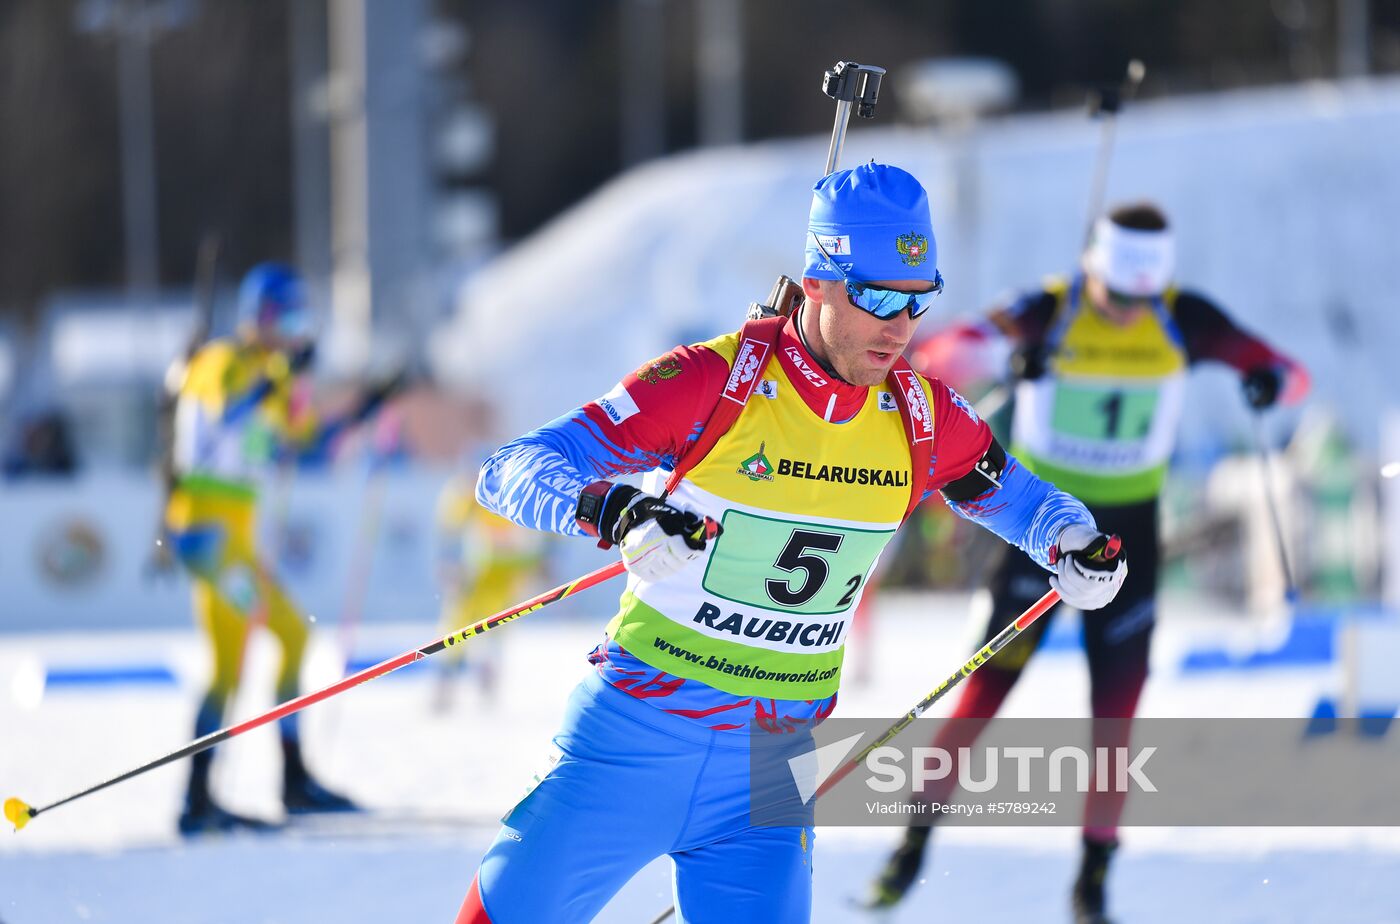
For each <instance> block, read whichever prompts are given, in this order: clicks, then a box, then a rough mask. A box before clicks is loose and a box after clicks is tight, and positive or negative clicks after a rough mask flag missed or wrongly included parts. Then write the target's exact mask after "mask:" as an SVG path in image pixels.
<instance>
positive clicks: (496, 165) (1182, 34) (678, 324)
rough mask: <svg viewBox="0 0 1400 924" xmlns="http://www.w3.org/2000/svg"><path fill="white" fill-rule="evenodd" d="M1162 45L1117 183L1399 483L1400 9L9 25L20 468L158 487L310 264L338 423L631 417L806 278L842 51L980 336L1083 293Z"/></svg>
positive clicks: (674, 11) (1189, 7)
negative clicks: (629, 393)
mask: <svg viewBox="0 0 1400 924" xmlns="http://www.w3.org/2000/svg"><path fill="white" fill-rule="evenodd" d="M1133 57H1136V58H1140V59H1142V60H1143V61H1145V62H1146V63H1147V65H1148V70H1147V79H1146V81H1145V83H1144V84H1143V86H1142V88H1141V90H1140V93H1139V98H1138V101H1137V102H1136V103H1135V104H1134V106H1133V107H1132V108H1131V109H1130V110H1129V111H1128V112H1127V113H1126V114H1125V115H1124V116H1123V117H1122V118H1121V119H1120V124H1119V129H1118V141H1117V148H1116V151H1115V155H1114V166H1113V169H1112V172H1111V174H1110V183H1109V197H1110V198H1111V199H1112V198H1121V197H1139V196H1151V197H1155V198H1158V199H1159V200H1161V201H1162V202H1163V204H1164V205H1165V206H1166V207H1167V209H1168V211H1169V212H1170V213H1171V214H1172V216H1173V218H1174V219H1176V221H1177V222H1178V226H1179V229H1180V231H1181V241H1182V260H1181V266H1182V276H1183V279H1184V280H1186V281H1188V282H1190V283H1192V284H1199V285H1201V286H1203V287H1205V288H1207V289H1208V290H1209V291H1211V292H1213V293H1215V294H1218V295H1219V296H1220V298H1221V299H1222V301H1224V302H1225V303H1226V304H1227V305H1229V306H1230V307H1231V308H1232V309H1233V310H1234V311H1235V312H1236V313H1237V314H1238V315H1239V317H1241V318H1242V319H1243V320H1244V321H1245V322H1246V323H1249V324H1252V325H1254V326H1256V327H1258V328H1260V329H1264V330H1267V331H1268V332H1269V334H1270V336H1273V337H1277V338H1278V340H1279V342H1280V343H1281V344H1283V345H1284V346H1285V347H1287V348H1290V349H1292V350H1293V351H1295V352H1296V353H1297V354H1298V355H1300V356H1301V357H1302V358H1303V359H1304V360H1305V361H1306V362H1308V363H1309V365H1310V366H1312V367H1313V368H1314V370H1315V373H1316V374H1315V378H1316V380H1317V383H1318V386H1319V387H1318V393H1319V395H1320V403H1322V404H1325V405H1327V406H1328V407H1327V408H1326V410H1327V414H1328V419H1329V420H1332V421H1334V422H1335V424H1336V426H1337V427H1338V428H1340V429H1339V433H1340V434H1341V436H1340V437H1339V438H1340V439H1341V440H1342V443H1341V444H1340V445H1344V446H1345V447H1346V453H1347V454H1348V458H1349V459H1351V461H1350V462H1349V463H1348V464H1354V465H1356V466H1357V471H1359V472H1360V473H1361V475H1359V476H1358V483H1365V482H1367V479H1369V480H1370V481H1371V482H1374V481H1375V477H1376V476H1375V472H1376V471H1377V470H1378V465H1380V464H1383V463H1384V462H1385V461H1386V460H1385V459H1382V458H1379V457H1378V456H1377V453H1378V452H1379V450H1378V449H1377V446H1378V440H1377V435H1376V428H1375V423H1374V422H1375V420H1377V419H1378V417H1379V414H1380V413H1381V410H1382V409H1383V408H1385V407H1387V406H1388V405H1389V403H1390V400H1389V395H1391V394H1394V393H1396V390H1397V386H1400V383H1398V382H1396V380H1395V371H1394V368H1393V364H1391V363H1389V362H1388V361H1387V359H1386V357H1387V356H1388V355H1389V352H1390V351H1391V350H1392V348H1393V346H1395V345H1400V344H1397V341H1400V328H1398V327H1397V324H1396V322H1395V320H1394V319H1395V317H1396V314H1395V312H1394V311H1393V306H1392V305H1391V302H1393V298H1392V296H1391V293H1393V292H1394V291H1397V290H1400V281H1397V280H1396V278H1395V272H1396V265H1395V261H1394V260H1393V259H1392V258H1391V257H1390V254H1389V250H1388V249H1387V247H1388V241H1389V239H1390V236H1391V235H1390V233H1389V232H1390V229H1391V228H1393V227H1394V217H1393V216H1394V215H1395V214H1397V212H1400V199H1398V198H1397V197H1400V181H1397V180H1396V177H1395V172H1394V170H1393V169H1392V167H1391V165H1390V161H1391V160H1393V158H1392V157H1390V155H1389V152H1390V151H1392V150H1394V149H1395V148H1396V147H1397V141H1398V139H1397V137H1396V133H1395V132H1396V130H1395V125H1396V124H1397V122H1398V121H1400V120H1398V119H1397V107H1400V86H1397V84H1396V79H1397V78H1396V77H1395V76H1394V75H1395V74H1397V73H1400V8H1397V7H1396V6H1395V5H1393V4H1378V3H1370V2H1367V0H1272V2H1270V3H1260V4H1244V5H1221V4H1217V3H1211V2H1208V0H1184V2H1181V3H1174V4H1145V3H1137V4H1118V3H1107V2H1087V3H1074V4H1070V3H1063V2H1058V0H1010V2H1006V3H998V4H976V3H958V4H917V3H905V2H896V0H884V2H872V3H864V4H860V5H859V6H858V8H852V7H851V5H849V4H842V3H837V2H835V0H812V2H810V3H804V4H801V5H800V6H799V5H791V4H773V3H754V2H744V0H609V2H605V3H593V4H580V3H570V2H566V0H541V2H536V3H531V4H519V3H514V2H510V0H471V2H468V0H403V2H398V0H396V2H392V3H390V2H376V0H282V2H269V3H258V4H230V3H215V2H212V0H11V2H9V3H7V4H5V5H4V6H3V8H0V75H3V76H2V77H0V134H3V137H4V138H5V139H6V142H5V144H4V145H0V202H3V203H4V207H3V208H0V243H3V245H4V246H2V247H0V412H3V419H0V450H3V458H4V471H5V472H6V473H7V474H8V475H9V476H10V477H11V478H21V477H29V476H33V475H37V474H45V473H47V474H59V475H69V474H73V473H78V472H100V473H111V472H122V473H126V474H129V475H131V476H132V477H134V478H137V479H141V478H144V477H146V476H145V475H144V470H145V469H146V468H147V467H148V466H149V465H150V463H151V461H152V458H153V455H154V453H155V450H156V443H157V439H156V434H157V427H156V424H155V408H156V405H157V396H158V393H159V390H160V388H161V383H162V379H163V377H164V375H165V372H166V369H167V367H168V365H169V363H170V361H171V360H172V359H173V358H174V357H176V356H177V355H179V354H180V353H181V352H182V350H183V349H184V348H186V346H187V345H188V343H189V338H190V337H191V332H192V331H194V330H196V329H197V328H198V326H199V323H200V321H201V319H202V317H203V316H204V315H206V314H207V315H208V316H209V319H210V320H211V322H212V330H213V333H214V334H216V335H219V334H223V333H226V332H227V331H228V329H229V320H230V315H231V307H232V292H233V287H234V285H235V284H236V281H237V279H238V277H239V275H240V274H241V273H242V272H243V271H244V270H245V269H246V268H247V267H248V266H250V265H252V264H253V263H255V262H257V261H260V260H264V259H280V260H286V261H290V262H294V263H296V264H297V265H298V266H299V267H300V268H302V270H303V271H304V272H305V273H306V274H307V277H308V280H309V282H310V286H311V290H312V294H313V300H314V301H315V303H316V304H317V306H318V308H319V310H320V314H321V316H322V332H323V337H322V341H321V347H322V348H321V352H320V354H319V371H320V376H321V381H322V390H323V391H325V392H326V393H327V395H326V397H328V398H329V400H331V401H332V402H333V401H334V400H335V399H336V395H337V392H338V391H339V390H344V389H348V388H350V387H353V385H354V384H355V383H356V382H358V381H361V380H364V379H366V378H374V377H381V376H383V375H385V374H386V373H387V372H388V371H389V370H391V369H400V368H410V369H415V370H417V371H419V372H420V373H423V376H422V378H421V383H422V384H420V386H419V387H418V388H416V389H415V392H414V397H413V399H412V400H411V401H408V402H404V404H403V407H402V411H401V416H402V421H401V427H402V432H403V433H404V434H405V438H406V440H407V441H408V443H409V454H410V456H413V457H415V458H417V459H422V458H423V457H431V458H434V459H438V460H444V461H445V460H448V459H451V458H454V457H457V456H458V455H459V454H460V453H461V452H462V451H464V449H465V446H464V444H465V443H467V442H470V441H471V440H480V439H483V438H487V439H490V438H500V437H503V436H506V435H508V434H510V433H513V432H515V431H518V430H520V429H522V428H524V427H527V426H530V425H532V424H534V423H538V422H539V421H541V420H543V419H546V418H548V417H550V416H552V415H554V414H557V413H559V412H562V411H564V410H566V409H567V408H568V407H569V406H572V405H573V404H575V403H577V402H578V401H581V400H584V399H586V398H587V397H589V396H591V395H593V394H597V393H601V392H602V391H604V390H606V388H607V387H608V386H609V385H610V384H611V383H612V382H613V381H614V380H615V379H616V378H617V377H618V376H619V375H621V374H622V373H623V372H625V371H626V370H625V369H620V368H613V366H612V363H611V360H609V359H608V357H610V356H613V355H617V356H637V355H645V354H647V353H650V352H656V351H660V350H662V349H664V348H666V347H667V346H669V345H670V344H671V343H673V342H676V341H685V340H695V339H700V338H703V337H708V336H711V335H713V334H714V333H717V332H718V331H720V330H724V329H727V328H731V327H732V326H733V325H734V324H736V323H738V320H739V319H740V317H741V315H742V311H743V307H744V305H746V304H747V302H748V301H750V300H752V299H755V298H758V297H760V296H761V295H762V294H763V293H765V292H766V291H767V289H768V286H769V284H770V283H771V280H772V278H773V277H774V276H775V275H776V274H778V273H781V272H788V273H791V272H793V271H795V269H796V268H797V263H796V261H797V259H798V248H797V245H796V239H795V238H794V237H793V229H794V228H800V227H801V225H802V222H803V220H804V216H805V211H806V199H807V194H808V189H809V188H810V185H811V183H812V182H813V180H814V179H815V178H816V174H817V172H818V170H819V166H820V163H821V161H820V157H821V152H822V150H824V148H825V145H826V135H827V129H828V127H829V126H830V124H831V121H830V120H831V107H830V104H829V101H828V100H827V99H826V98H825V97H824V96H823V95H822V94H821V93H820V92H819V91H818V85H819V82H820V75H821V72H822V71H823V70H824V69H825V68H827V67H829V66H830V65H831V64H832V63H833V62H835V61H837V60H841V59H845V60H857V61H866V62H870V63H878V64H880V65H882V66H885V67H887V68H889V70H890V76H891V79H890V80H889V81H887V83H886V86H885V90H884V97H885V100H884V102H883V104H882V107H881V109H880V112H879V116H878V119H877V121H876V122H875V123H874V124H873V125H870V124H861V123H859V122H857V123H856V124H855V125H853V126H852V131H851V135H850V147H849V150H848V155H847V156H848V162H850V160H851V159H852V158H865V157H880V158H883V159H890V160H895V161H898V162H900V163H902V164H904V165H905V166H909V167H910V168H912V169H914V170H915V171H916V172H918V173H919V174H920V175H921V176H923V177H924V179H925V180H926V182H927V184H928V185H929V188H930V192H931V195H932V197H933V204H934V217H935V222H936V224H937V227H938V229H939V236H940V240H939V243H940V253H941V258H942V261H943V263H944V264H945V265H944V271H945V274H946V275H947V277H948V280H949V288H948V292H947V294H946V295H945V296H944V304H943V306H942V307H941V308H940V314H941V315H942V319H944V320H946V319H947V318H948V317H950V316H952V315H958V314H969V313H973V312H976V311H978V310H980V309H981V308H982V307H983V306H984V304H985V303H986V301H987V300H989V299H991V298H993V297H994V296H995V295H997V294H998V292H1000V291H1001V290H1003V289H1006V288H1010V287H1015V286H1021V285H1027V284H1030V283H1032V282H1034V281H1035V278H1036V277H1037V276H1039V275H1040V274H1042V273H1046V272H1055V271H1064V270H1066V269H1069V268H1071V267H1072V265H1073V261H1074V258H1075V254H1076V251H1077V248H1078V244H1079V235H1080V233H1081V229H1082V227H1083V222H1084V218H1085V215H1084V209H1085V205H1084V203H1085V200H1086V197H1087V193H1088V186H1089V183H1090V178H1089V174H1090V171H1091V169H1092V163H1093V149H1094V145H1095V144H1096V143H1097V140H1098V137H1099V136H1098V132H1099V129H1098V126H1097V125H1096V124H1095V123H1093V122H1091V121H1090V120H1089V119H1088V118H1086V117H1085V114H1084V111H1083V109H1082V107H1081V104H1082V102H1083V100H1084V98H1085V93H1086V90H1088V89H1089V88H1091V87H1094V86H1098V85H1103V84H1109V83H1114V82H1117V81H1118V80H1119V79H1120V77H1121V75H1122V73H1123V70H1124V65H1125V63H1126V62H1127V60H1128V59H1129V58H1133ZM211 247H212V248H213V249H214V250H215V251H216V252H217V260H216V261H214V262H213V263H212V266H211V267H210V268H208V269H207V271H206V274H205V275H206V277H207V278H203V279H201V278H198V277H199V271H198V269H197V267H198V265H199V259H198V255H199V253H200V252H201V249H202V248H204V249H206V250H207V249H209V248H211ZM199 292H208V293H211V294H209V295H208V296H207V297H201V296H200V295H198V294H197V293H199ZM938 321H939V318H937V317H932V316H931V317H930V319H929V320H928V321H926V322H925V328H931V327H932V326H933V325H935V324H937V323H938ZM1192 387H1193V389H1194V392H1195V395H1196V400H1195V407H1196V408H1197V413H1196V414H1195V415H1194V416H1193V418H1192V420H1191V422H1190V424H1189V429H1188V432H1187V433H1186V434H1185V438H1184V439H1183V441H1182V443H1181V453H1180V455H1179V458H1178V460H1177V463H1178V471H1179V472H1181V473H1182V474H1183V475H1185V476H1186V477H1184V478H1183V479H1182V481H1181V484H1182V492H1183V494H1182V497H1183V501H1182V503H1183V504H1184V506H1183V508H1182V512H1183V516H1182V517H1180V520H1179V521H1180V522H1181V523H1183V524H1196V525H1199V524H1201V523H1203V522H1207V521H1206V520H1202V519H1201V518H1200V517H1199V516H1197V515H1196V514H1197V513H1198V512H1199V509H1200V505H1201V504H1204V503H1206V501H1205V500H1204V498H1205V497H1206V495H1207V494H1208V493H1209V492H1207V491H1206V488H1205V485H1206V483H1207V477H1208V473H1210V472H1211V471H1213V470H1214V469H1216V468H1217V467H1218V463H1219V462H1220V460H1221V459H1222V458H1224V457H1225V456H1227V455H1229V454H1231V453H1233V452H1237V451H1240V450H1245V449H1247V447H1248V443H1247V442H1246V440H1245V436H1244V428H1243V411H1242V409H1241V408H1240V407H1239V406H1237V404H1236V403H1235V402H1233V401H1230V400H1220V399H1218V398H1216V397H1215V396H1218V395H1219V394H1221V393H1222V392H1223V391H1224V390H1227V389H1230V388H1233V383H1231V382H1228V381H1226V379H1225V378H1224V377H1223V376H1222V377H1210V376H1205V377H1202V379H1201V380H1200V381H1199V382H1198V383H1195V384H1193V386H1192ZM1297 423H1298V420H1297V418H1296V417H1289V416H1287V415H1279V416H1278V417H1277V418H1275V419H1274V420H1273V428H1272V430H1271V432H1270V433H1269V434H1268V435H1269V436H1270V438H1271V439H1272V440H1273V442H1274V443H1275V444H1276V445H1282V444H1283V443H1284V442H1285V441H1286V440H1288V439H1289V438H1290V437H1291V436H1292V435H1293V432H1294V429H1295V427H1296V425H1297ZM1310 445H1313V446H1314V447H1316V446H1317V445H1324V446H1328V447H1332V448H1329V449H1328V450H1327V451H1328V452H1333V451H1334V449H1335V446H1336V445H1339V444H1337V443H1335V442H1334V443H1328V442H1327V441H1322V442H1321V443H1319V442H1318V441H1317V440H1313V443H1312V444H1310ZM355 447H356V444H353V442H352V444H351V445H350V446H349V449H348V451H347V453H348V454H349V455H351V456H353V455H354V453H355V452H356V451H358V450H356V448H355ZM1300 452H1301V450H1300ZM1309 453H1310V455H1309ZM1309 453H1303V455H1308V457H1309V458H1311V459H1314V460H1315V459H1317V458H1321V457H1323V456H1325V455H1326V453H1323V452H1322V451H1321V450H1317V449H1316V448H1314V449H1311V450H1309ZM1324 468H1325V466H1324ZM1362 476H1364V477H1362ZM1307 477H1309V478H1311V477H1313V476H1311V475H1309V476H1307ZM1300 479H1302V476H1300ZM1305 480H1306V479H1303V480H1300V481H1299V482H1298V483H1299V484H1300V485H1301V484H1303V483H1304V481H1305ZM1324 481H1325V479H1324ZM1307 484H1309V485H1311V486H1312V487H1310V488H1309V489H1308V490H1311V491H1313V493H1314V494H1316V495H1317V496H1319V497H1323V496H1327V497H1330V496H1331V494H1329V491H1330V490H1331V489H1328V488H1326V487H1324V486H1323V482H1322V481H1317V480H1316V479H1314V480H1313V481H1308V482H1307ZM1299 490H1302V488H1299ZM1227 493H1228V492H1227ZM1332 493H1335V492H1332ZM1378 493H1379V492H1378V491H1377V490H1376V489H1359V491H1358V494H1357V496H1358V497H1361V498H1363V499H1365V498H1370V500H1365V501H1364V502H1365V503H1373V501H1374V497H1375V496H1376V495H1377V494H1378ZM1328 503H1331V504H1333V505H1334V506H1335V507H1340V506H1342V502H1341V501H1339V500H1335V498H1334V499H1333V500H1329V501H1328ZM1305 521H1306V518H1304V517H1300V518H1298V519H1297V521H1296V522H1298V523H1303V522H1305ZM1237 525H1238V524H1237ZM1242 528H1243V527H1240V528H1239V529H1242ZM1299 528H1303V527H1301V526H1300V527H1299ZM1231 529H1235V532H1236V533H1238V532H1239V529H1236V528H1235V527H1228V528H1226V529H1225V530H1224V532H1221V533H1219V535H1221V536H1226V535H1235V533H1231V532H1230V530H1231ZM1211 535H1214V534H1211ZM1326 558H1327V556H1326V555H1323V556H1322V559H1324V560H1325V559H1326ZM1213 560H1214V561H1215V562H1216V564H1218V563H1219V562H1220V561H1221V560H1222V559H1220V558H1219V557H1218V556H1216V557H1215V558H1214V559H1213ZM1319 567H1320V568H1322V569H1323V570H1324V571H1325V570H1326V569H1327V568H1329V567H1333V566H1332V565H1327V564H1325V563H1324V564H1322V565H1319ZM1217 570H1218V571H1219V579H1220V581H1221V582H1224V581H1227V580H1228V579H1229V578H1230V576H1231V575H1234V577H1235V578H1238V576H1239V574H1240V571H1239V569H1234V570H1230V569H1224V568H1220V569H1217ZM1333 570H1334V571H1335V568H1333ZM1327 580H1328V581H1329V582H1330V583H1329V584H1328V586H1329V587H1334V586H1340V585H1339V584H1338V583H1337V580H1338V579H1337V578H1336V577H1335V576H1334V577H1329V578H1328V579H1327ZM1362 583H1363V585H1367V586H1369V583H1371V579H1370V578H1367V579H1365V580H1364V581H1363V582H1362Z"/></svg>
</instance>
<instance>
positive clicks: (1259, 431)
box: [1249, 411, 1298, 604]
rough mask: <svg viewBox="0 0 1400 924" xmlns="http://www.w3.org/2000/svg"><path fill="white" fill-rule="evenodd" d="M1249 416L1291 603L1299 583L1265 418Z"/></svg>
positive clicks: (1286, 593)
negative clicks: (1291, 560) (1286, 536)
mask: <svg viewBox="0 0 1400 924" xmlns="http://www.w3.org/2000/svg"><path fill="white" fill-rule="evenodd" d="M1249 416H1250V430H1251V432H1252V433H1253V434H1254V449H1255V452H1257V453H1258V455H1259V467H1260V468H1262V469H1263V471H1264V501H1265V504H1266V505H1267V506H1268V508H1269V521H1270V522H1271V523H1273V526H1274V540H1275V541H1276V542H1277V543H1278V560H1279V564H1280V565H1281V566H1282V567H1283V584H1284V590H1283V595H1284V599H1285V600H1287V601H1288V602H1289V603H1290V604H1292V603H1297V602H1298V584H1297V583H1296V582H1295V581H1294V580H1293V569H1292V567H1290V566H1289V563H1288V544H1287V543H1286V542H1285V541H1284V538H1283V518H1282V517H1281V516H1279V505H1278V500H1277V499H1276V498H1275V497H1274V470H1273V466H1272V465H1270V464H1269V448H1268V446H1266V445H1265V443H1264V418H1263V415H1261V414H1259V413H1258V412H1257V411H1255V412H1253V413H1251V414H1250V415H1249Z"/></svg>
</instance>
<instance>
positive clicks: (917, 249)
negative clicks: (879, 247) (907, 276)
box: [894, 231, 928, 266]
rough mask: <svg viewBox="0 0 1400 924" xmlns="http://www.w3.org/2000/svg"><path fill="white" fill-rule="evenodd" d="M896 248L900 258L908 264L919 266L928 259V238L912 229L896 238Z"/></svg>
mask: <svg viewBox="0 0 1400 924" xmlns="http://www.w3.org/2000/svg"><path fill="white" fill-rule="evenodd" d="M894 249H895V250H898V251H899V259H901V260H903V261H904V264H905V265H906V266H918V265H919V264H920V263H922V262H924V260H926V259H928V238H927V237H925V236H924V235H922V234H918V233H915V232H913V231H910V232H909V233H908V234H901V235H900V236H899V237H897V238H895V241H894Z"/></svg>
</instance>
